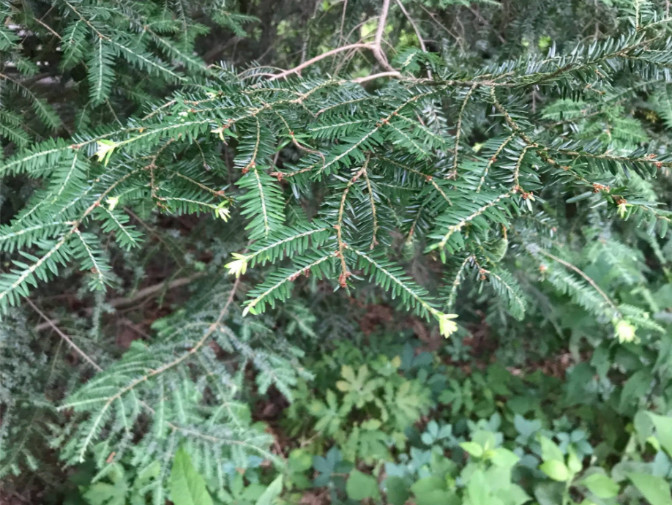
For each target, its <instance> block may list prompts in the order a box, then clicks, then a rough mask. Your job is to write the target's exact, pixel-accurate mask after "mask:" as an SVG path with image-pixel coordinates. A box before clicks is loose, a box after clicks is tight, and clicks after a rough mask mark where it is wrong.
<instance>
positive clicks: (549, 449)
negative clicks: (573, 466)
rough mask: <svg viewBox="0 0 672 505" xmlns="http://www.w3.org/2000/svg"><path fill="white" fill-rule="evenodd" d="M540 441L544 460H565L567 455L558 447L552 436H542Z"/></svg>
mask: <svg viewBox="0 0 672 505" xmlns="http://www.w3.org/2000/svg"><path fill="white" fill-rule="evenodd" d="M539 443H540V444H541V459H543V460H544V461H550V460H556V461H564V460H565V455H564V454H563V452H562V451H561V450H560V447H558V444H556V443H555V442H553V440H551V439H550V438H547V437H544V436H540V437H539Z"/></svg>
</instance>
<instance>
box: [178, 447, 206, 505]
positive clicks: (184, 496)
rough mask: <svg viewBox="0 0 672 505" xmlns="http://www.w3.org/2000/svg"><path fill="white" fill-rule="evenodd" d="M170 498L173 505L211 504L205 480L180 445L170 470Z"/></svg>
mask: <svg viewBox="0 0 672 505" xmlns="http://www.w3.org/2000/svg"><path fill="white" fill-rule="evenodd" d="M170 499H171V500H172V501H173V503H174V504H175V505H212V498H210V494H208V490H207V489H206V487H205V480H204V479H203V477H202V476H201V475H200V474H199V473H198V472H197V471H196V469H195V468H194V465H193V464H192V463H191V458H190V457H189V454H188V453H187V451H186V450H185V449H184V447H180V448H179V449H178V450H177V452H176V453H175V459H174V460H173V469H172V471H171V472H170Z"/></svg>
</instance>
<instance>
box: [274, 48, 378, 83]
mask: <svg viewBox="0 0 672 505" xmlns="http://www.w3.org/2000/svg"><path fill="white" fill-rule="evenodd" d="M370 48H371V44H363V43H357V44H348V45H347V46H341V47H337V48H336V49H332V50H331V51H327V52H326V53H322V54H320V55H317V56H315V57H314V58H311V59H309V60H307V61H304V62H303V63H301V64H300V65H297V66H296V67H294V68H290V69H289V70H285V71H284V72H281V73H279V74H275V75H274V76H273V77H271V78H270V79H269V80H270V81H275V80H277V79H284V78H285V77H287V76H289V75H292V74H296V73H298V72H301V70H303V69H304V68H307V67H309V66H311V65H313V64H315V63H317V62H318V61H321V60H323V59H325V58H329V57H330V56H334V55H336V54H338V53H342V52H343V51H349V50H350V49H370Z"/></svg>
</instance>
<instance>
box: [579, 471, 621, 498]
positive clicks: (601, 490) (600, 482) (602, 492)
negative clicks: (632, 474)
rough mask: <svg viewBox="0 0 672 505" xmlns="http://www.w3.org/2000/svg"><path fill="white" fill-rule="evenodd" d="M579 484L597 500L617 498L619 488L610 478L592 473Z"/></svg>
mask: <svg viewBox="0 0 672 505" xmlns="http://www.w3.org/2000/svg"><path fill="white" fill-rule="evenodd" d="M581 484H583V485H584V486H586V487H587V488H588V491H590V492H591V493H593V494H594V495H595V496H597V497H598V498H605V499H606V498H613V497H614V496H618V490H619V486H618V484H616V483H615V482H614V481H613V480H612V479H611V478H610V477H608V476H606V475H604V474H602V473H593V474H591V475H589V476H588V477H586V478H585V479H583V480H582V481H581Z"/></svg>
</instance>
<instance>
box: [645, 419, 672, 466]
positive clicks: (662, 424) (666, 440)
mask: <svg viewBox="0 0 672 505" xmlns="http://www.w3.org/2000/svg"><path fill="white" fill-rule="evenodd" d="M648 414H649V417H650V418H651V421H653V424H654V426H655V427H656V438H657V439H658V441H659V442H660V445H662V446H663V449H665V451H666V452H667V454H668V455H670V456H672V417H669V416H659V415H658V414H654V413H652V412H648Z"/></svg>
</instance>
